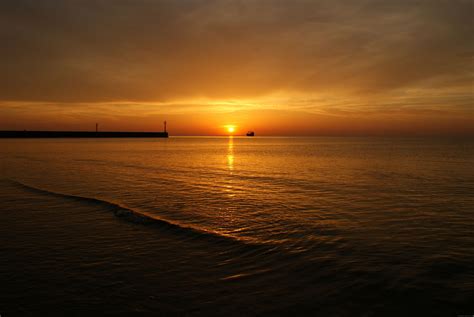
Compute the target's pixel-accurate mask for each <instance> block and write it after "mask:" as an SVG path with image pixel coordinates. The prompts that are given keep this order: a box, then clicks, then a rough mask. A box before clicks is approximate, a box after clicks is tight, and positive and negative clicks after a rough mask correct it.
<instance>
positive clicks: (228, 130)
mask: <svg viewBox="0 0 474 317" xmlns="http://www.w3.org/2000/svg"><path fill="white" fill-rule="evenodd" d="M226 129H227V132H229V133H234V132H235V125H226Z"/></svg>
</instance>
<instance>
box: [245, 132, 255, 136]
mask: <svg viewBox="0 0 474 317" xmlns="http://www.w3.org/2000/svg"><path fill="white" fill-rule="evenodd" d="M246 135H247V136H254V135H255V132H253V131H249V132H247V134H246Z"/></svg>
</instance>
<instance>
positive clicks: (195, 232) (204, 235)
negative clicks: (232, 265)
mask: <svg viewBox="0 0 474 317" xmlns="http://www.w3.org/2000/svg"><path fill="white" fill-rule="evenodd" d="M8 181H10V182H11V183H13V184H14V185H16V186H18V187H21V188H23V189H26V190H29V191H32V192H36V193H40V194H43V195H49V196H54V197H60V198H63V199H64V198H66V199H69V200H74V201H78V202H80V203H89V204H93V205H98V206H101V207H103V208H104V209H107V210H110V211H112V212H113V213H114V215H115V216H116V217H118V218H120V219H123V220H126V221H129V222H132V223H137V224H142V225H146V226H154V227H157V228H160V229H161V230H167V231H171V232H173V233H175V234H179V235H181V236H184V237H187V238H193V239H200V240H212V241H213V242H219V243H227V244H233V245H234V246H237V245H239V246H241V247H252V248H253V247H264V245H263V244H258V243H255V242H249V241H244V240H240V239H237V238H235V237H233V236H229V235H225V234H222V233H217V232H213V231H208V230H204V229H200V228H195V227H190V226H186V225H182V224H178V223H175V222H171V221H168V220H164V219H160V218H157V217H155V216H152V215H149V214H147V213H145V212H140V211H137V210H134V209H132V208H129V207H126V206H123V205H120V204H118V203H114V202H110V201H106V200H103V199H98V198H90V197H83V196H78V195H71V194H63V193H58V192H54V191H51V190H47V189H42V188H38V187H34V186H31V185H28V184H25V183H22V182H20V181H17V180H13V179H8Z"/></svg>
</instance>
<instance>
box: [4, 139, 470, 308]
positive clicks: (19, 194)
mask: <svg viewBox="0 0 474 317" xmlns="http://www.w3.org/2000/svg"><path fill="white" fill-rule="evenodd" d="M473 163H474V140H473V139H472V138H460V137H457V138H448V137H446V138H441V137H425V138H400V137H390V138H382V137H372V138H370V137H237V136H235V137H170V138H168V139H125V138H124V139H2V140H0V285H1V287H0V315H1V316H17V315H39V316H42V315H61V316H67V315H71V316H85V315H97V314H100V315H129V314H142V315H161V316H194V315H199V316H209V315H213V316H274V315H278V316H281V315H297V316H300V315H302V316H412V315H413V316H457V315H473V314H474V233H473V232H474V166H473Z"/></svg>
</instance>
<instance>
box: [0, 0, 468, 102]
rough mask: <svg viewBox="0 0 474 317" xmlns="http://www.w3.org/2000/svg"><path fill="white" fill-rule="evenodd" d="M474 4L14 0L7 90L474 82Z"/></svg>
mask: <svg viewBox="0 0 474 317" xmlns="http://www.w3.org/2000/svg"><path fill="white" fill-rule="evenodd" d="M472 9H473V2H472V1H399V0H397V1H395V0H393V1H225V0H224V1H222V0H219V1H151V0H128V1H125V0H115V1H112V0H110V1H74V0H70V1H59V0H58V1H51V0H42V1H36V0H30V1H26V0H11V1H8V0H4V1H2V2H0V41H1V43H2V50H0V66H1V71H2V72H1V73H2V74H1V77H0V98H1V99H3V100H31V101H33V100H35V101H38V100H41V101H62V102H64V101H70V102H84V101H113V100H136V101H140V100H141V101H166V100H173V99H179V98H193V97H208V98H221V99H222V98H246V97H256V96H261V95H266V94H270V93H273V92H278V91H280V92H281V91H289V92H292V91H296V92H303V93H304V92H311V93H314V92H322V93H338V94H340V93H346V94H350V95H351V94H356V95H357V94H359V95H360V94H380V93H385V92H387V91H391V90H394V89H399V88H404V87H414V86H415V87H416V86H417V85H425V84H427V83H429V84H430V85H432V86H433V87H434V88H436V87H443V85H445V84H446V83H451V84H452V85H454V86H455V87H458V86H460V87H461V86H462V87H466V85H467V86H469V82H471V83H472V75H471V74H472V62H471V58H472V53H473V51H474V49H473V43H474V41H473V38H472V34H474V33H473V23H472V12H473V10H472ZM453 83H455V84H453ZM464 89H465V88H464ZM464 93H465V90H464Z"/></svg>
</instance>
